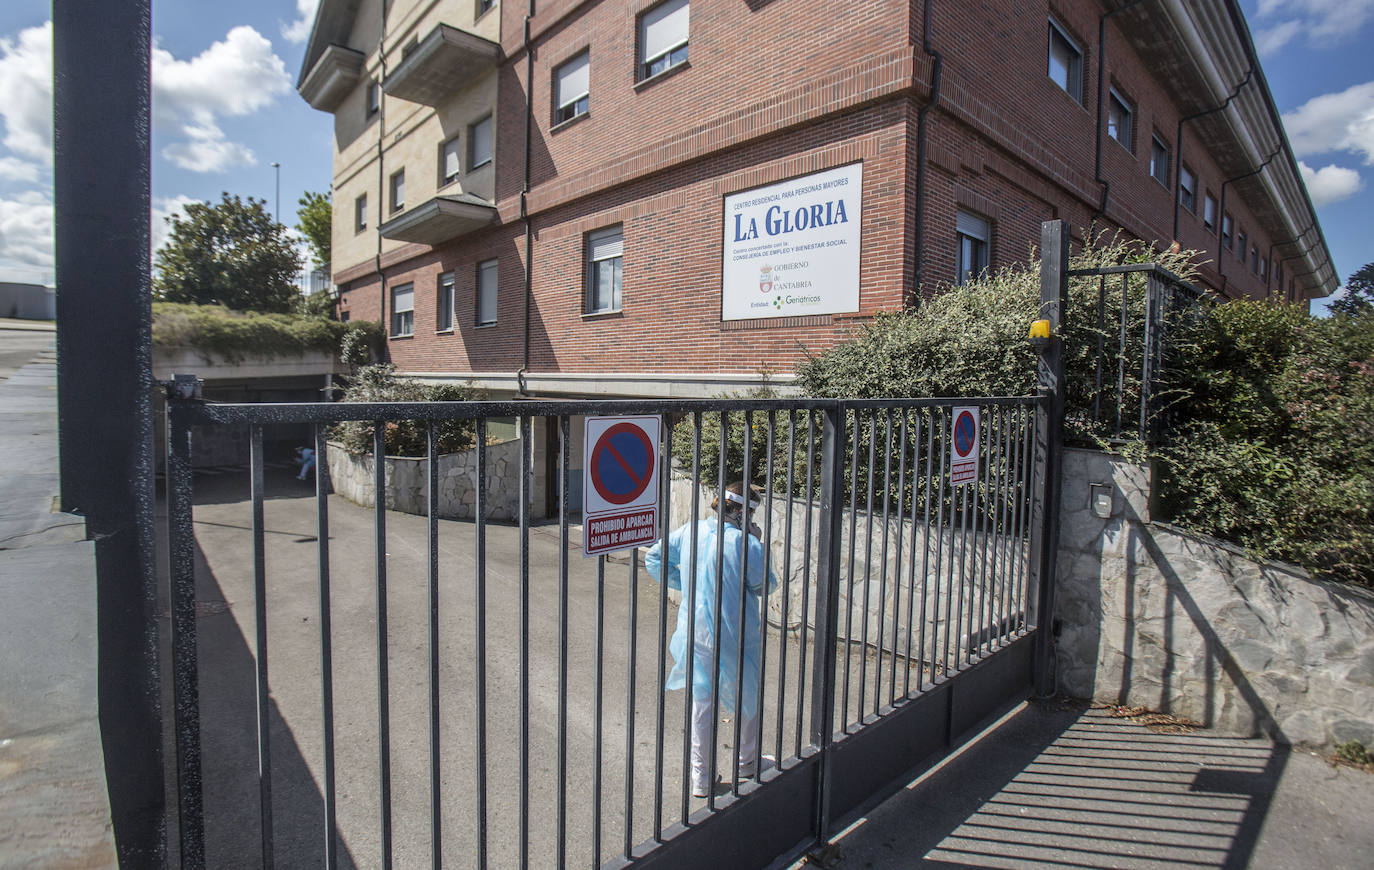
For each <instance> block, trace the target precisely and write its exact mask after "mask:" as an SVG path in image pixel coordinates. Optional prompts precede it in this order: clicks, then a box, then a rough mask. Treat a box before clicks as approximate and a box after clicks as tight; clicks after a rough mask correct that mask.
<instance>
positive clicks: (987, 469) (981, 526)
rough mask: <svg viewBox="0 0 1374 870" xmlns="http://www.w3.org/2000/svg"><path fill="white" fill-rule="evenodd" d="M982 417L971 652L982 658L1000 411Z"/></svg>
mask: <svg viewBox="0 0 1374 870" xmlns="http://www.w3.org/2000/svg"><path fill="white" fill-rule="evenodd" d="M986 410H987V413H986V414H980V415H979V416H980V417H981V418H982V423H983V437H982V438H980V439H979V444H978V452H979V453H980V454H982V455H981V456H980V459H981V461H982V465H983V487H982V489H981V490H979V492H978V499H977V501H976V503H975V504H976V507H975V511H976V515H977V518H978V525H977V527H976V531H978V532H980V533H981V535H980V537H981V542H980V543H978V545H977V547H978V622H979V625H977V626H973V631H972V634H973V644H972V650H971V653H972V651H976V652H977V653H978V657H979V658H982V657H983V655H984V654H985V653H986V652H987V651H988V645H989V644H990V643H991V642H992V614H991V613H990V612H989V610H988V598H989V596H988V583H989V582H990V580H991V579H993V578H990V577H989V575H988V560H989V552H990V551H991V549H992V546H993V541H994V538H993V536H992V531H993V530H992V529H991V528H990V526H991V521H992V511H993V510H994V509H995V505H996V502H994V501H993V500H992V481H993V476H992V470H993V465H994V463H993V460H992V457H993V455H994V454H993V448H992V445H993V443H994V437H993V433H994V432H996V431H997V412H998V411H999V410H1000V408H999V407H998V406H997V405H989V406H988V407H987V409H986Z"/></svg>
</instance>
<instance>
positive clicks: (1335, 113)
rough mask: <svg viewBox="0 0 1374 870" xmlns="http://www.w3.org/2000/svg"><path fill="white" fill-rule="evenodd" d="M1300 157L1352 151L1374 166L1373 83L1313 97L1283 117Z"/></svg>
mask: <svg viewBox="0 0 1374 870" xmlns="http://www.w3.org/2000/svg"><path fill="white" fill-rule="evenodd" d="M1283 126H1284V128H1285V129H1286V130H1287V131H1288V138H1289V141H1291V142H1292V143H1293V150H1294V151H1295V152H1297V153H1298V155H1299V156H1306V155H1309V154H1325V153H1327V152H1330V151H1351V152H1355V153H1358V154H1362V155H1363V156H1364V162H1365V163H1366V164H1371V165H1374V82H1365V83H1364V84H1360V85H1352V86H1351V87H1349V88H1346V89H1345V90H1344V91H1341V92H1340V93H1334V94H1322V95H1321V96H1319V97H1313V98H1312V99H1310V100H1308V101H1307V102H1306V103H1303V104H1302V105H1301V106H1299V107H1298V109H1297V110H1296V111H1293V112H1289V113H1287V114H1285V115H1284V116H1283Z"/></svg>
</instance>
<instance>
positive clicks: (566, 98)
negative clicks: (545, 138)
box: [553, 51, 591, 124]
mask: <svg viewBox="0 0 1374 870" xmlns="http://www.w3.org/2000/svg"><path fill="white" fill-rule="evenodd" d="M590 68H591V52H587V51H584V52H582V53H581V54H579V55H578V56H577V57H575V58H573V59H572V60H570V61H568V62H567V63H565V64H563V65H562V66H560V67H559V68H558V69H557V71H556V72H555V73H554V95H553V122H554V123H555V124H561V123H563V122H564V121H571V120H572V119H573V118H576V117H577V116H578V115H585V114H587V109H588V108H589V107H590V105H591V103H590V100H591V78H590Z"/></svg>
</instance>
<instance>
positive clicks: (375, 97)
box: [367, 82, 382, 118]
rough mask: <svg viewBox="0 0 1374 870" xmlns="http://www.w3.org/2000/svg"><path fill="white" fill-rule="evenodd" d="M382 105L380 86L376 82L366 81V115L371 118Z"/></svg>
mask: <svg viewBox="0 0 1374 870" xmlns="http://www.w3.org/2000/svg"><path fill="white" fill-rule="evenodd" d="M381 107H382V86H381V85H379V84H377V83H376V82H368V83H367V116H368V117H369V118H371V117H372V116H373V115H375V114H377V111H378V110H379V109H381Z"/></svg>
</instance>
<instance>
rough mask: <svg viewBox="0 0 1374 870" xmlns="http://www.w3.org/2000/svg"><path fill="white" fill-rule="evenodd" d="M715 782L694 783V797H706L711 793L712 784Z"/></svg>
mask: <svg viewBox="0 0 1374 870" xmlns="http://www.w3.org/2000/svg"><path fill="white" fill-rule="evenodd" d="M713 785H715V783H710V784H707V783H692V797H698V798H704V797H706V796H707V795H708V794H710V793H711V786H713Z"/></svg>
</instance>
